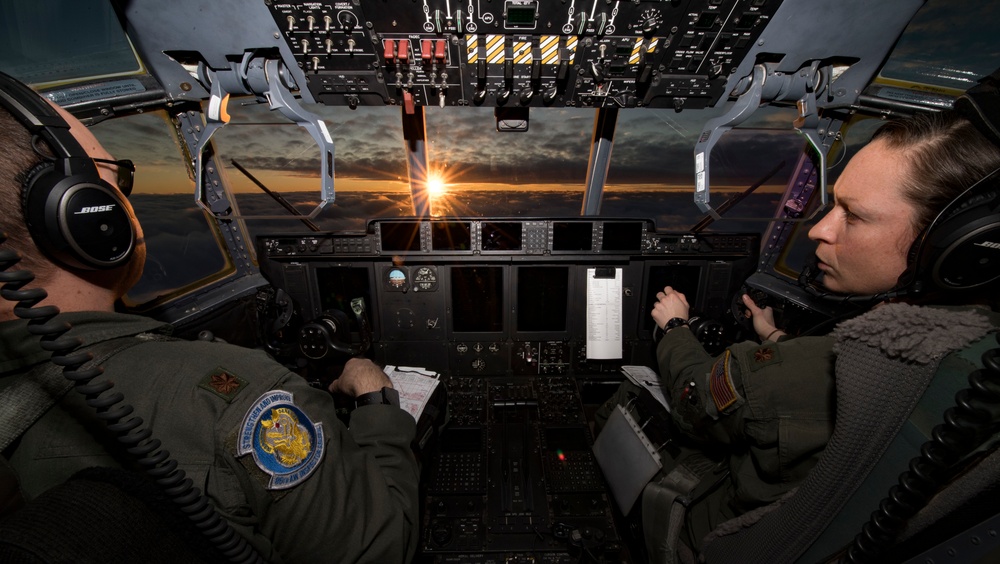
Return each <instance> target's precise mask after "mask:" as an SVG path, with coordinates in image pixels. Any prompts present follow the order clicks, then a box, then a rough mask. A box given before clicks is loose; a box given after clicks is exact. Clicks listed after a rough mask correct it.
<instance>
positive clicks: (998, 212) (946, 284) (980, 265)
mask: <svg viewBox="0 0 1000 564" xmlns="http://www.w3.org/2000/svg"><path fill="white" fill-rule="evenodd" d="M954 109H955V111H957V112H958V113H959V114H961V115H962V116H963V117H964V118H966V119H968V120H969V121H970V122H972V124H973V125H974V126H975V127H976V129H978V130H979V131H980V132H981V133H982V134H983V136H985V137H986V138H987V139H989V140H990V141H992V142H993V144H994V145H996V146H997V147H998V148H1000V129H998V128H1000V69H997V70H996V71H994V72H993V74H992V75H990V76H987V77H985V78H983V79H982V80H980V81H979V84H978V85H977V86H974V87H972V88H970V89H969V90H968V91H966V93H965V94H962V95H961V96H960V97H959V98H958V99H957V100H955V104H954ZM907 264H908V267H907V270H906V272H904V273H903V275H902V276H901V277H900V280H899V285H898V286H897V287H898V288H900V289H901V290H902V291H903V292H907V293H914V294H920V293H924V292H937V291H956V290H971V289H974V288H979V287H982V286H985V285H987V284H989V283H991V282H994V281H996V280H997V279H1000V168H998V169H997V170H994V171H993V172H991V173H989V174H987V175H986V176H985V177H983V178H981V179H980V180H979V181H977V182H976V183H975V184H973V185H972V186H970V187H969V188H968V189H966V190H965V191H964V192H963V193H962V194H961V195H959V196H958V197H957V198H955V199H954V200H952V202H951V203H950V204H948V205H947V206H946V207H945V208H944V210H942V211H941V213H939V214H938V215H937V217H936V218H934V221H932V222H931V224H930V225H929V226H927V228H926V229H924V231H923V232H922V233H920V235H918V236H917V239H916V240H915V241H914V242H913V245H912V246H911V247H910V251H909V254H908V255H907Z"/></svg>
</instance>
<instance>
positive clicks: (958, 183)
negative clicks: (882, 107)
mask: <svg viewBox="0 0 1000 564" xmlns="http://www.w3.org/2000/svg"><path fill="white" fill-rule="evenodd" d="M876 139H880V140H882V141H883V142H884V143H886V145H887V146H888V147H890V148H893V149H899V150H902V151H903V153H904V154H905V156H906V158H907V160H908V161H909V171H908V174H907V175H906V177H905V179H904V181H903V186H902V188H903V195H904V197H905V198H906V199H907V200H908V201H909V203H910V204H911V205H913V206H914V208H915V209H916V210H917V213H916V216H915V218H914V222H915V225H914V226H913V227H914V230H915V232H917V233H919V232H921V231H923V230H924V229H925V228H926V227H927V226H928V225H930V223H931V221H933V220H934V218H935V217H937V214H938V213H939V212H940V211H941V210H943V209H944V208H945V206H947V205H948V203H949V202H951V201H952V200H954V199H955V198H956V197H957V196H959V195H960V194H961V193H962V192H964V191H965V190H966V189H967V188H968V187H970V186H972V185H973V184H975V183H976V182H977V181H978V180H979V179H981V178H983V177H984V176H986V175H987V174H989V173H991V172H993V171H994V170H996V169H997V168H1000V147H997V146H996V145H994V144H993V143H992V142H991V141H990V140H989V139H987V138H986V137H985V136H984V135H983V134H982V133H980V132H979V130H977V129H976V127H975V126H974V125H973V124H972V122H970V121H969V120H967V119H965V118H964V117H962V116H960V115H958V113H956V112H954V111H944V112H935V113H929V114H917V115H915V116H913V117H911V118H908V119H903V120H897V121H890V122H888V123H886V124H885V125H883V126H882V127H880V128H879V129H878V131H876V132H875V134H874V135H873V136H872V141H875V140H876Z"/></svg>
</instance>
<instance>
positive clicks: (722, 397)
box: [595, 327, 836, 550]
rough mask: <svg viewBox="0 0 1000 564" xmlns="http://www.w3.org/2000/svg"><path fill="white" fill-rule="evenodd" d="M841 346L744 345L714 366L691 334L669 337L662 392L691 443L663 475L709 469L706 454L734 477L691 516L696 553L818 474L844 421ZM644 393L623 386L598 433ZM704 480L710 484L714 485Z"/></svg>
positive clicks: (662, 357) (814, 340) (687, 537)
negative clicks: (836, 368) (836, 381)
mask: <svg viewBox="0 0 1000 564" xmlns="http://www.w3.org/2000/svg"><path fill="white" fill-rule="evenodd" d="M833 343H834V341H833V338H832V337H828V336H819V337H796V338H787V337H785V336H784V335H783V336H782V337H779V338H778V340H777V341H771V340H765V341H764V342H763V343H759V344H758V343H756V342H754V341H744V342H740V343H736V344H733V345H731V346H730V347H729V348H727V349H726V350H725V351H724V352H723V353H722V354H721V355H719V356H718V357H715V358H713V357H712V356H711V355H709V354H708V353H707V352H706V351H705V349H704V347H703V346H702V345H701V343H699V342H698V339H697V338H696V337H695V336H694V333H692V332H691V331H690V330H688V329H687V328H686V327H678V328H675V329H671V330H668V331H667V332H666V334H665V335H664V336H663V338H662V340H661V341H660V343H659V345H658V346H657V361H658V364H659V373H660V374H661V378H663V380H662V381H661V385H662V387H663V389H664V392H665V393H666V395H667V398H668V401H669V403H670V408H671V419H672V421H673V422H674V423H675V424H676V427H677V428H678V429H679V430H680V431H681V432H682V433H683V434H684V435H685V437H677V438H678V439H680V440H677V441H671V446H670V447H668V448H661V449H660V456H661V459H662V460H664V468H663V470H662V471H661V475H662V476H665V475H667V474H669V472H670V471H671V470H672V469H673V466H672V465H673V464H676V463H681V462H685V461H688V460H691V458H690V457H691V455H694V456H697V457H699V458H701V459H702V460H703V458H702V457H703V456H704V455H706V454H707V456H708V459H709V460H714V461H716V462H718V461H723V462H722V464H721V465H722V466H723V467H725V468H723V469H725V470H728V475H726V474H724V473H718V476H720V477H721V478H720V480H719V481H718V483H717V485H716V487H710V488H708V489H706V490H704V491H706V492H707V493H706V495H705V496H704V497H702V498H699V499H697V500H696V501H695V503H693V504H691V505H690V506H689V507H688V510H687V517H686V520H685V525H686V530H685V532H684V533H682V537H681V539H682V540H683V541H684V542H686V543H688V544H690V545H694V546H697V545H698V541H699V540H700V539H701V538H702V537H704V536H705V535H706V534H707V533H709V532H710V531H712V530H713V529H714V528H715V527H716V526H717V525H718V524H720V523H722V522H723V521H726V520H728V519H731V518H733V517H736V516H737V515H740V514H743V513H745V512H747V511H750V510H752V509H754V508H757V507H761V506H764V505H768V504H770V503H773V502H774V501H777V500H778V499H780V498H781V497H782V496H784V495H785V494H786V493H787V492H788V491H789V490H791V489H793V488H795V487H797V486H798V485H799V484H800V483H801V482H802V480H804V479H805V477H806V475H807V474H808V473H809V471H810V470H811V469H812V468H813V467H814V466H815V465H816V463H817V462H818V460H819V456H820V454H821V453H822V452H823V449H824V447H825V446H826V443H827V441H828V440H829V438H830V435H831V434H832V433H833V427H834V421H835V415H836V406H835V403H834V401H835V395H834V389H833V377H832V374H833V362H834V355H833V352H832V348H833ZM803 367H808V369H804V368H803ZM640 392H641V390H640V388H639V387H638V386H635V385H632V384H631V383H630V382H628V381H626V382H624V383H623V384H622V386H621V387H620V388H619V390H618V391H617V392H616V393H615V394H614V396H612V397H611V398H609V399H608V400H607V401H606V402H605V404H604V405H603V406H602V408H601V409H599V410H598V412H597V414H596V415H595V420H596V422H597V424H598V427H599V429H598V430H600V428H601V427H603V424H604V423H605V422H606V420H607V418H608V417H609V415H610V412H611V410H613V409H615V406H616V405H623V406H624V405H627V404H628V403H629V400H630V399H631V398H632V397H634V396H636V395H638V394H639V393H640ZM701 447H705V449H702V448H701ZM716 454H718V455H719V456H714V455H716ZM705 474H706V476H703V481H704V480H711V479H712V478H710V477H708V475H709V474H711V473H710V472H708V471H705ZM704 486H711V484H709V483H707V482H706V483H705V484H704ZM651 510H652V508H650V507H646V506H644V507H643V511H644V512H647V513H648V512H649V511H651ZM654 519H658V518H654ZM647 540H652V539H647ZM650 550H655V549H653V548H652V547H650Z"/></svg>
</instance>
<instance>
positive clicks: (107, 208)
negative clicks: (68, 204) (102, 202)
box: [74, 204, 115, 215]
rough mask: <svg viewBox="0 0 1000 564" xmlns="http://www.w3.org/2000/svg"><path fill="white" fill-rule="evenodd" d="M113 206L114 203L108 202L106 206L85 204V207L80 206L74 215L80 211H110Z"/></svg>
mask: <svg viewBox="0 0 1000 564" xmlns="http://www.w3.org/2000/svg"><path fill="white" fill-rule="evenodd" d="M114 207H115V205H114V204H108V205H106V206H86V207H83V208H80V211H78V212H76V213H75V214H74V215H79V214H81V213H100V212H106V211H111V209H112V208H114Z"/></svg>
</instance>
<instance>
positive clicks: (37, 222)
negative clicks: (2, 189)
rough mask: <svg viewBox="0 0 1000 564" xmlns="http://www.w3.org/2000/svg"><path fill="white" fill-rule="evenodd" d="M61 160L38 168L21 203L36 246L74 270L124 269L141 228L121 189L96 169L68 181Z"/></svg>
mask: <svg viewBox="0 0 1000 564" xmlns="http://www.w3.org/2000/svg"><path fill="white" fill-rule="evenodd" d="M60 165H63V168H68V165H66V164H65V163H62V162H60V160H56V161H46V162H42V163H40V164H38V165H36V166H34V167H32V168H31V169H30V170H29V171H28V172H27V173H26V174H25V177H24V182H23V184H22V190H21V204H22V210H23V212H24V219H25V223H26V224H27V226H28V231H29V232H30V233H31V236H32V238H33V239H34V241H35V244H36V245H38V247H39V248H40V249H41V250H42V251H43V252H45V253H46V254H47V255H48V256H49V257H50V258H51V259H53V260H55V261H57V262H59V263H61V264H63V265H65V266H69V267H71V268H77V269H84V270H105V269H111V268H117V267H119V266H122V265H123V264H125V263H126V262H128V260H129V259H130V258H131V256H132V253H133V252H134V250H135V244H136V229H135V225H134V223H133V218H132V216H131V215H130V214H129V213H128V208H127V207H126V205H125V204H124V202H122V199H121V197H120V196H119V193H118V191H117V190H115V189H114V188H113V187H111V186H110V185H109V184H108V183H107V182H105V181H104V180H103V179H101V177H100V176H99V175H98V174H97V172H96V168H93V167H92V165H91V168H90V170H86V169H85V172H83V173H80V174H74V175H70V176H67V175H65V174H64V173H62V172H61V171H60V170H58V169H59V168H60Z"/></svg>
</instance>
